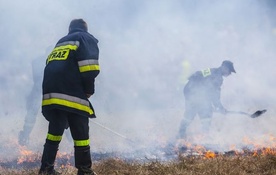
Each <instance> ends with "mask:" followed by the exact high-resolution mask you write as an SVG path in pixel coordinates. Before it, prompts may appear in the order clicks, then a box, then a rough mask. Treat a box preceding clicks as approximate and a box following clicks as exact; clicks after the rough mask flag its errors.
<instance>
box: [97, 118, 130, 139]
mask: <svg viewBox="0 0 276 175" xmlns="http://www.w3.org/2000/svg"><path fill="white" fill-rule="evenodd" d="M92 122H93V123H95V124H96V125H98V126H100V127H102V128H104V129H106V130H108V131H109V132H112V133H113V134H115V135H117V136H119V137H121V138H123V139H125V140H127V141H129V142H131V143H134V141H132V140H131V139H129V138H127V137H126V136H124V135H122V134H120V133H118V132H116V131H114V130H112V129H110V128H108V127H106V126H104V125H102V124H100V123H98V122H95V121H92Z"/></svg>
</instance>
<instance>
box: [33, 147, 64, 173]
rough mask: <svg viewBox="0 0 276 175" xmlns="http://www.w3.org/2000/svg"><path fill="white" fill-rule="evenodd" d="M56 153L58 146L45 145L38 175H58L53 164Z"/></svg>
mask: <svg viewBox="0 0 276 175" xmlns="http://www.w3.org/2000/svg"><path fill="white" fill-rule="evenodd" d="M57 151H58V145H50V144H49V143H45V145H44V150H43V154H42V160H41V167H40V170H39V173H38V174H45V175H46V174H47V175H58V174H60V173H59V172H57V171H55V170H54V163H55V159H56V155H57Z"/></svg>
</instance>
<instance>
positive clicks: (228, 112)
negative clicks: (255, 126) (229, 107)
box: [227, 109, 267, 118]
mask: <svg viewBox="0 0 276 175" xmlns="http://www.w3.org/2000/svg"><path fill="white" fill-rule="evenodd" d="M266 111H267V110H266V109H263V110H258V111H256V112H254V113H253V114H248V113H246V112H242V111H227V114H242V115H246V116H249V117H251V118H257V117H259V116H261V115H262V114H263V113H265V112H266Z"/></svg>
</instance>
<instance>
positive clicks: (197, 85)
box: [179, 60, 236, 139]
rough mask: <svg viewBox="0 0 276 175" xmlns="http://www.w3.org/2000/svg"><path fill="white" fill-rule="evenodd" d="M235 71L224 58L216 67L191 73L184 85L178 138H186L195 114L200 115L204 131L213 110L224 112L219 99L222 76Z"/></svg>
mask: <svg viewBox="0 0 276 175" xmlns="http://www.w3.org/2000/svg"><path fill="white" fill-rule="evenodd" d="M231 72H234V73H236V71H235V69H234V66H233V63H232V62H231V61H228V60H225V61H223V62H222V64H221V66H220V67H218V68H208V69H205V70H202V71H197V72H195V73H194V74H192V75H191V76H190V77H189V79H188V83H187V84H186V85H185V87H184V96H185V113H184V119H183V120H182V121H181V124H180V129H179V138H181V139H186V136H187V135H186V130H187V127H188V126H189V125H190V123H191V122H192V121H193V119H194V118H195V116H196V115H198V116H199V117H200V120H201V124H202V127H203V131H204V133H207V132H208V131H209V126H210V123H211V117H212V115H213V111H218V112H220V113H222V114H226V113H227V110H226V109H225V108H224V107H223V105H222V103H221V100H220V93H221V86H222V83H223V77H227V76H229V75H230V74H231Z"/></svg>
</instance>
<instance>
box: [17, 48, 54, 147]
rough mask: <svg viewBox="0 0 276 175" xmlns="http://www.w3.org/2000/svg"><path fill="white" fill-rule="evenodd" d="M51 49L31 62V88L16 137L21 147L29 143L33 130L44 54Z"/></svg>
mask: <svg viewBox="0 0 276 175" xmlns="http://www.w3.org/2000/svg"><path fill="white" fill-rule="evenodd" d="M51 49H52V47H48V49H46V52H45V55H43V56H41V57H38V58H36V59H34V60H33V61H32V76H33V87H32V89H31V92H30V93H29V95H28V96H27V99H26V110H27V113H26V115H25V120H24V126H23V129H22V130H21V131H20V132H19V136H18V143H19V144H20V145H22V146H23V145H27V144H28V142H29V136H30V133H31V132H32V130H33V128H34V125H35V122H36V117H37V115H38V111H39V109H40V106H41V98H42V95H41V93H42V92H41V91H42V90H41V84H42V77H43V70H44V67H45V57H46V54H49V52H50V51H51Z"/></svg>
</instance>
